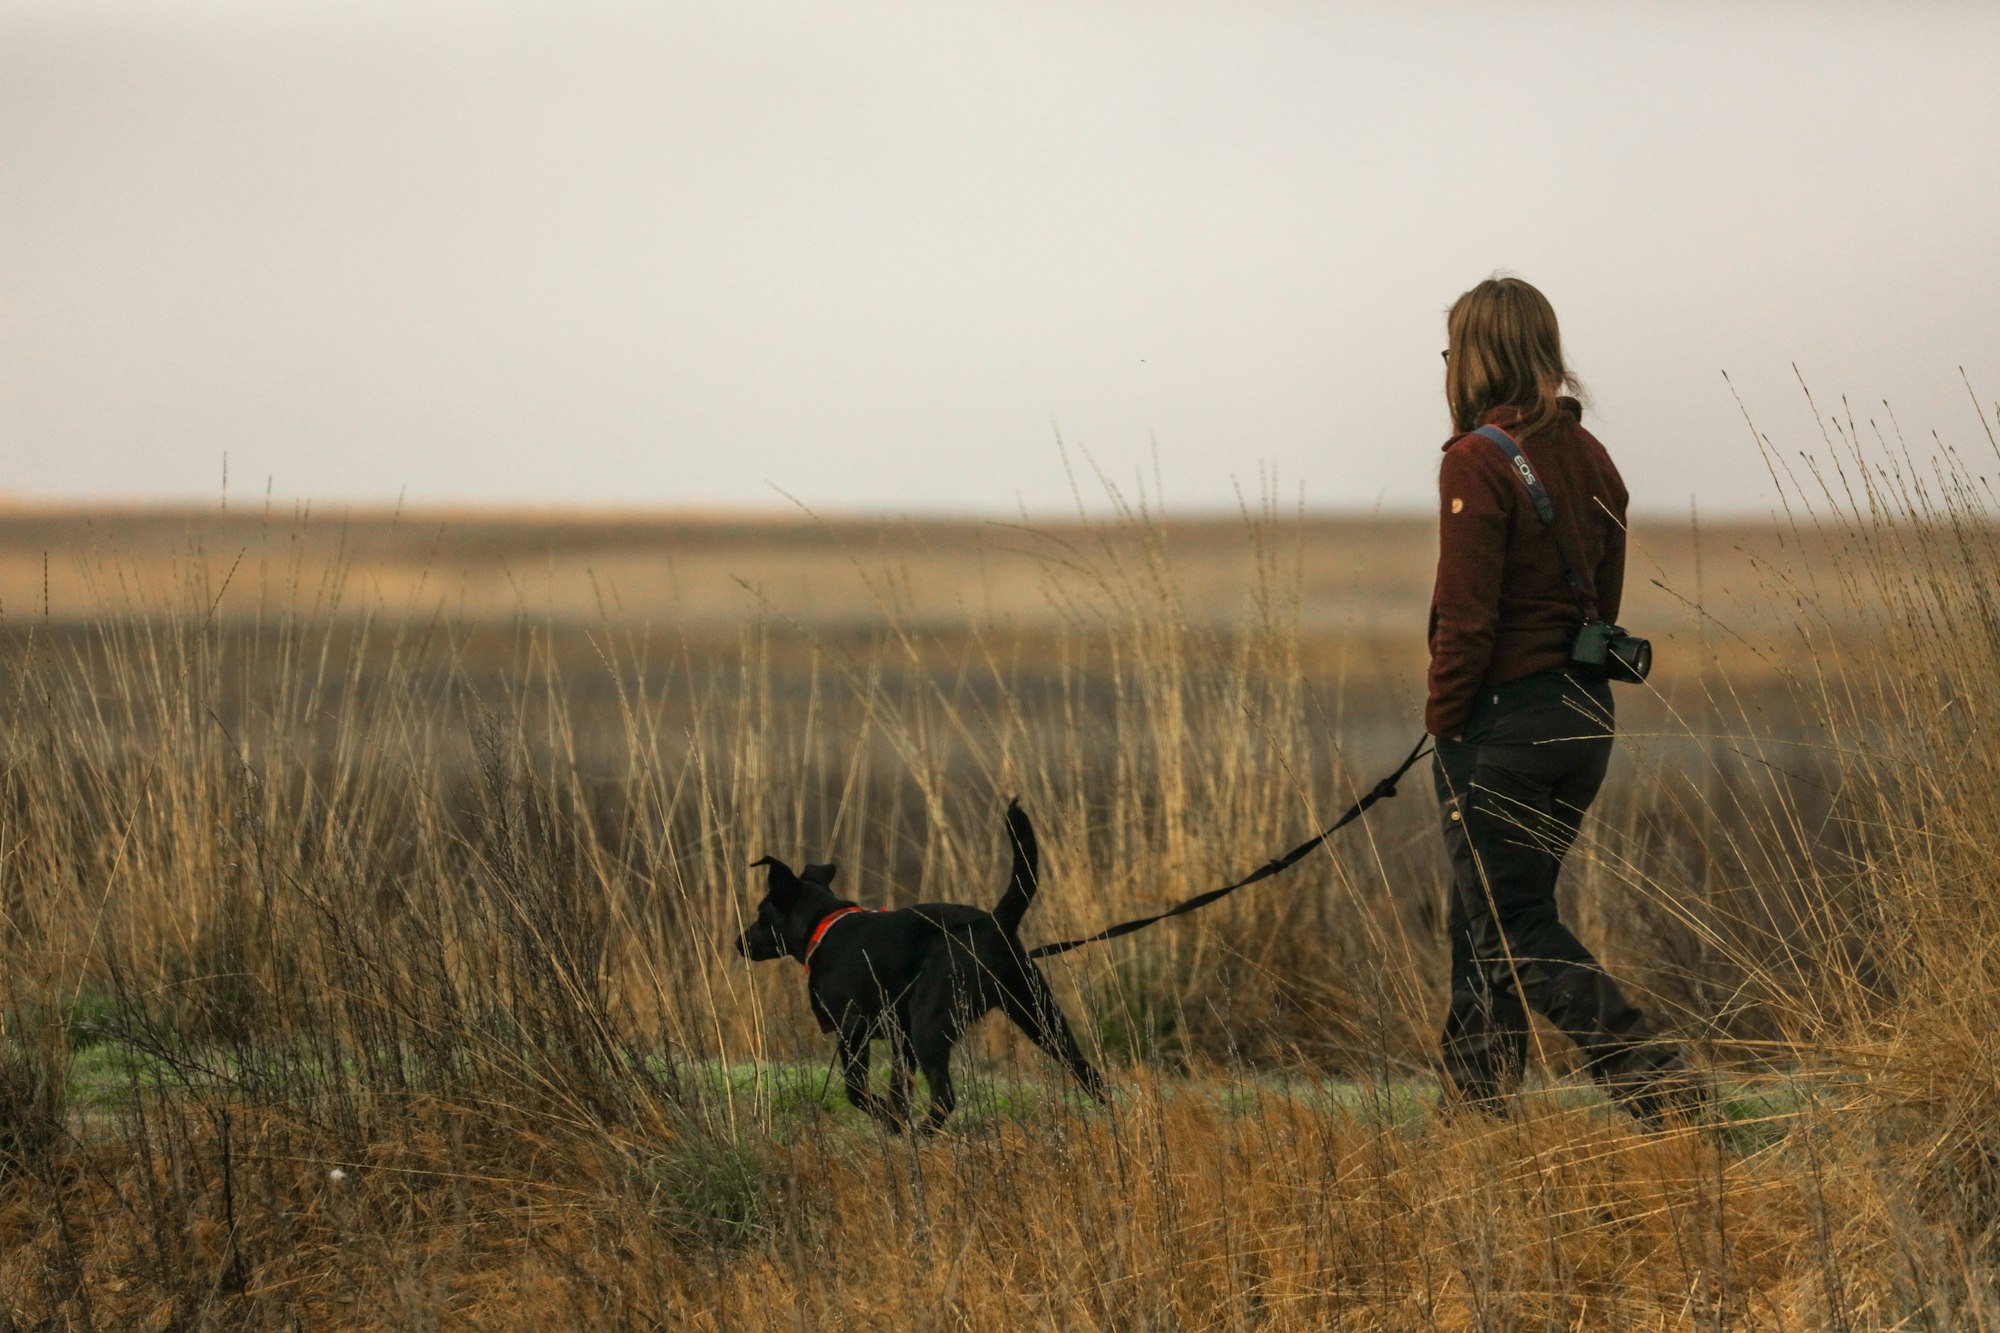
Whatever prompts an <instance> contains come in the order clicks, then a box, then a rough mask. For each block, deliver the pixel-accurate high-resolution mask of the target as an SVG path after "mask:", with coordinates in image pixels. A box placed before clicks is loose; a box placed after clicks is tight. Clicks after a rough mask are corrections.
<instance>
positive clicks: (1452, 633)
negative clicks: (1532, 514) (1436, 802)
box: [1424, 447, 1510, 736]
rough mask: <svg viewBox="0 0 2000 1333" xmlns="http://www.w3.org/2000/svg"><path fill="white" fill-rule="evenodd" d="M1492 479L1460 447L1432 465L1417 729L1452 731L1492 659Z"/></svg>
mask: <svg viewBox="0 0 2000 1333" xmlns="http://www.w3.org/2000/svg"><path fill="white" fill-rule="evenodd" d="M1500 480H1501V479H1500V478H1498V477H1496V476H1494V474H1493V472H1492V471H1491V470H1490V469H1487V468H1483V467H1480V466H1479V464H1478V463H1477V462H1476V461H1475V459H1474V457H1473V455H1472V454H1471V453H1470V452H1469V451H1468V450H1465V449H1462V448H1458V447H1453V448H1452V449H1449V450H1447V451H1446V453H1445V456H1444V466H1443V467H1442V468H1440V469H1439V471H1438V567H1437V584H1436V587H1435V588H1434V589H1433V591H1432V593H1431V629H1430V644H1431V671H1430V700H1429V703H1428V704H1427V705H1426V707H1425V709H1424V729H1425V730H1426V731H1428V732H1430V733H1431V735H1433V736H1456V735H1458V734H1459V733H1460V732H1461V731H1463V730H1464V729H1465V724H1466V722H1467V720H1468V719H1470V717H1471V716H1472V707H1473V703H1474V702H1475V700H1476V699H1477V696H1478V694H1479V687H1480V684H1481V683H1482V682H1483V681H1484V680H1485V679H1486V672H1487V668H1488V667H1489V666H1491V665H1492V661H1493V636H1494V631H1495V629H1496V628H1497V627H1498V625H1499V622H1500V585H1501V578H1502V576H1503V574H1504V572H1505V567H1506V563H1507V530H1508V526H1509V522H1510V509H1509V506H1508V503H1507V492H1506V490H1505V489H1504V488H1503V487H1502V486H1501V485H1500V484H1499V482H1500Z"/></svg>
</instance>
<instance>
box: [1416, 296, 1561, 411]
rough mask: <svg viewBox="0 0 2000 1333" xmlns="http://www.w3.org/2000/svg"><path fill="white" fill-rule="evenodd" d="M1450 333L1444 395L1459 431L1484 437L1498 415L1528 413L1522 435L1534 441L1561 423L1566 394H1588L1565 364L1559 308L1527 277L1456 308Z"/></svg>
mask: <svg viewBox="0 0 2000 1333" xmlns="http://www.w3.org/2000/svg"><path fill="white" fill-rule="evenodd" d="M1445 334H1446V337H1447V339H1448V341H1449V344H1450V345H1449V349H1448V355H1447V356H1446V358H1445V372H1444V396H1445V401H1446V402H1448V403H1449V404H1451V424H1452V426H1453V428H1454V429H1456V430H1459V431H1469V430H1477V429H1478V428H1479V426H1480V425H1481V424H1482V423H1483V421H1484V419H1485V417H1486V415H1487V413H1489V412H1491V411H1493V409H1495V408H1497V407H1518V408H1520V409H1521V410H1522V411H1523V412H1525V413H1526V414H1527V415H1526V416H1525V417H1524V418H1523V419H1522V421H1521V425H1520V430H1519V433H1520V434H1522V435H1533V434H1535V433H1536V432H1537V431H1541V430H1546V429H1548V428H1549V427H1550V426H1553V425H1555V423H1556V422H1557V420H1558V419H1559V418H1560V417H1561V415H1562V408H1561V407H1560V406H1559V405H1558V404H1557V402H1556V400H1557V398H1559V397H1560V396H1561V395H1562V393H1563V391H1564V390H1565V389H1567V390H1569V391H1571V392H1572V393H1578V394H1580V393H1581V392H1582V391H1583V386H1582V385H1581V384H1580V383H1579V382H1578V381H1577V378H1576V375H1575V374H1574V373H1573V372H1572V371H1571V370H1570V368H1569V367H1568V366H1567V365H1565V364H1564V362H1563V354H1562V333H1561V331H1560V330H1559V329H1558V328H1557V327H1556V312H1555V307H1554V306H1551V305H1550V304H1549V299H1548V298H1547V297H1546V296H1543V295H1542V294H1541V293H1540V292H1539V291H1536V290H1535V288H1534V286H1533V285H1532V284H1530V283H1527V282H1524V281H1522V280H1521V279H1520V278H1488V279H1487V280H1486V281H1484V282H1482V283H1480V284H1479V285H1478V286H1477V287H1474V288H1473V289H1472V290H1471V291H1469V292H1467V293H1466V294H1465V295H1463V296H1461V297H1459V298H1458V299H1457V300H1456V301H1453V302H1452V303H1451V313H1450V314H1448V315H1447V316H1446V317H1445Z"/></svg>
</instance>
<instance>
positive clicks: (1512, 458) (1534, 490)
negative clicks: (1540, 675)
mask: <svg viewBox="0 0 2000 1333" xmlns="http://www.w3.org/2000/svg"><path fill="white" fill-rule="evenodd" d="M1472 433H1473V434H1474V435H1484V436H1485V437H1486V438H1487V439H1489V440H1491V441H1493V443H1495V444H1497V445H1499V446H1500V451H1501V452H1502V453H1504V454H1506V455H1507V461H1508V462H1510V463H1512V464H1513V465H1514V471H1515V472H1517V473H1519V474H1520V476H1521V481H1522V482H1523V484H1525V485H1526V486H1527V488H1528V498H1529V499H1530V500H1532V501H1534V503H1535V514H1536V516H1537V517H1539V518H1540V519H1541V520H1542V526H1543V527H1545V528H1547V529H1548V530H1549V540H1550V541H1552V542H1554V543H1555V547H1556V559H1557V560H1558V561H1560V562H1561V563H1562V571H1563V582H1565V583H1567V584H1569V590H1570V595H1571V596H1573V597H1575V598H1576V609H1577V611H1578V612H1579V613H1580V614H1581V615H1582V616H1583V620H1584V623H1585V624H1589V623H1590V622H1592V621H1594V620H1596V619H1597V610H1596V607H1597V598H1596V597H1594V596H1593V595H1592V594H1591V592H1590V590H1589V589H1588V588H1587V587H1586V586H1585V584H1584V582H1583V579H1582V577H1581V576H1579V575H1578V574H1577V572H1576V566H1574V565H1572V564H1571V563H1570V562H1569V552H1567V551H1565V550H1563V544H1562V536H1561V534H1559V533H1558V532H1557V531H1556V502H1555V501H1554V500H1551V499H1550V498H1549V492H1548V488H1547V487H1546V486H1544V485H1542V479H1541V478H1540V477H1538V476H1536V475H1535V469H1534V467H1533V465H1532V464H1530V463H1529V462H1528V456H1527V455H1526V454H1524V453H1522V452H1521V446H1520V445H1519V444H1517V443H1516V442H1515V440H1514V437H1513V436H1511V435H1509V434H1508V433H1507V432H1506V431H1504V430H1501V429H1500V428H1499V427H1498V426H1481V427H1480V428H1479V429H1478V430H1476V431H1474V432H1472Z"/></svg>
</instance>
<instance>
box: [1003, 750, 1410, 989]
mask: <svg viewBox="0 0 2000 1333" xmlns="http://www.w3.org/2000/svg"><path fill="white" fill-rule="evenodd" d="M1430 739H1431V738H1430V737H1429V736H1422V737H1419V738H1418V740H1417V744H1416V748H1415V749H1413V750H1411V751H1410V757H1409V758H1407V759H1405V760H1404V761H1403V762H1402V763H1401V764H1399V765H1398V766H1397V768H1396V771H1395V772H1394V773H1391V774H1390V775H1389V776H1388V777H1386V778H1383V779H1382V780H1381V781H1380V782H1378V783H1376V784H1375V786H1374V787H1373V788H1372V789H1371V790H1370V791H1369V793H1368V794H1367V795H1366V796H1363V797H1362V798H1361V799H1360V800H1358V801H1356V802H1355V803H1354V804H1353V805H1351V806H1349V807H1348V808H1347V813H1346V814H1344V815H1342V816H1341V817H1340V818H1339V819H1336V820H1335V821H1334V822H1333V823H1332V824H1330V825H1328V826H1327V828H1326V829H1325V830H1324V831H1323V832H1320V833H1317V834H1315V835H1313V836H1312V837H1310V838H1307V839H1306V840H1305V841H1304V842H1302V843H1300V844H1299V845H1298V846H1296V847H1294V848H1292V850H1290V851H1289V852H1286V853H1285V854H1284V855H1283V856H1280V857H1278V858H1276V859H1275V860H1271V861H1266V862H1265V863H1264V864H1263V865H1261V866H1258V867H1257V868H1256V869H1255V870H1253V871H1251V872H1250V873H1249V874H1248V875H1245V876H1244V877H1243V878H1242V879H1239V880H1237V881H1236V882H1235V883H1234V884H1225V885H1223V886H1222V887H1221V888H1219V889H1210V890H1209V891H1208V892H1207V893H1198V894H1196V895H1195V896H1194V897H1192V898H1190V899H1188V900H1187V901H1186V902H1184V903H1180V904H1178V905H1176V906H1173V907H1169V908H1168V909H1167V910H1166V911H1164V912H1161V913H1160V914H1159V915H1158V916H1142V917H1140V918H1139V919H1138V920H1136V921H1120V922H1119V923H1118V924H1117V925H1115V926H1106V927H1105V928H1104V929H1103V930H1100V931H1098V932H1097V933H1096V934H1095V935H1086V936H1084V937H1083V938H1082V939H1080V940H1063V941H1061V942H1060V943H1057V944H1043V945H1039V946H1037V947H1036V948H1033V949H1030V950H1028V957H1030V958H1047V957H1049V956H1050V955H1052V954H1059V953H1068V952H1069V951H1070V950H1071V949H1079V948H1082V947H1083V946H1084V945H1086V944H1095V943H1097V942H1098V941H1099V940H1115V939H1117V938H1118V937H1119V936H1120V935H1130V934H1131V933H1132V932H1133V931H1135V930H1144V929H1145V928H1146V927H1148V926H1151V925H1156V924H1158V923H1159V922H1162V921H1165V920H1166V919H1167V918H1168V917H1170V916H1183V915H1185V914H1187V913H1189V912H1195V911H1199V910H1200V909H1202V908H1204V907H1206V906H1208V905H1209V904H1210V903H1212V902H1215V901H1217V900H1218V899H1221V898H1227V897H1228V896H1229V895H1230V894H1232V893H1234V892H1236V891H1237V890H1238V889H1243V888H1248V887H1249V886H1250V885H1252V884H1255V883H1256V882H1257V881H1258V880H1260V879H1269V878H1270V877H1271V876H1273V875H1275V874H1277V873H1278V872H1279V871H1281V870H1289V869H1291V868H1292V867H1293V866H1294V865H1296V864H1298V862H1299V861H1301V860H1302V859H1304V857H1305V856H1306V854H1307V853H1308V852H1310V851H1312V850H1313V849H1314V848H1316V847H1318V846H1319V845H1320V844H1321V843H1323V842H1325V841H1326V840H1327V839H1328V838H1331V837H1332V836H1333V835H1334V834H1336V833H1338V832H1340V830H1342V829H1344V828H1346V827H1347V826H1348V825H1349V824H1352V823H1353V822H1354V821H1355V820H1357V819H1359V818H1361V816H1362V815H1364V814H1366V813H1367V812H1368V807H1369V806H1371V805H1373V804H1375V802H1377V801H1379V800H1382V799H1384V798H1386V797H1390V796H1394V795H1395V794H1396V784H1397V783H1398V782H1399V781H1401V780H1402V777H1403V774H1405V773H1407V772H1409V771H1410V767H1411V765H1413V764H1415V763H1416V762H1417V760H1419V759H1422V758H1423V757H1424V756H1425V755H1427V754H1429V753H1430Z"/></svg>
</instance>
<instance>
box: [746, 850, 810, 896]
mask: <svg viewBox="0 0 2000 1333" xmlns="http://www.w3.org/2000/svg"><path fill="white" fill-rule="evenodd" d="M758 866H769V867H770V870H769V871H768V873H766V875H765V877H764V882H765V884H766V885H767V886H768V887H769V889H770V891H771V892H772V893H782V892H784V891H785V890H788V889H795V888H797V887H798V886H799V877H798V876H797V875H794V874H793V873H792V868H791V867H790V866H788V865H786V864H785V863H784V862H783V861H780V860H779V859H778V858H777V857H775V856H760V857H758V858H757V859H756V860H754V861H752V862H751V863H750V867H751V869H753V870H754V869H756V868H757V867H758Z"/></svg>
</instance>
